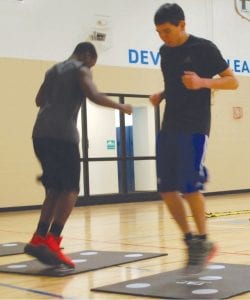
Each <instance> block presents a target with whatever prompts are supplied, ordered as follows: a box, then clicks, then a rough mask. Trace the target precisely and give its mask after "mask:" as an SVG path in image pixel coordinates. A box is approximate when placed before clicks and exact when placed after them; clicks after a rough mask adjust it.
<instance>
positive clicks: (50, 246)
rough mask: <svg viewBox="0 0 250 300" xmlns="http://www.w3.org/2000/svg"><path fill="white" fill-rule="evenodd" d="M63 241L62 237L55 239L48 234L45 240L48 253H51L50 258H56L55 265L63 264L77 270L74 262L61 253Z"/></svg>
mask: <svg viewBox="0 0 250 300" xmlns="http://www.w3.org/2000/svg"><path fill="white" fill-rule="evenodd" d="M61 241H62V237H55V236H54V235H52V234H51V233H48V234H47V235H46V238H45V240H44V244H45V246H46V248H47V251H48V252H49V253H50V256H52V257H53V258H54V264H55V265H60V264H62V265H65V266H67V267H70V268H75V264H74V262H73V261H72V260H71V259H70V258H69V257H68V256H66V255H65V254H63V252H62V251H61V248H60V244H61Z"/></svg>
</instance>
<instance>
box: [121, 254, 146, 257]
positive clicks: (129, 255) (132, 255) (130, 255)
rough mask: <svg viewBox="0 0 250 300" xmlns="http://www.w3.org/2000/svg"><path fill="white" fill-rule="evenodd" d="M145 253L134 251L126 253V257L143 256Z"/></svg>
mask: <svg viewBox="0 0 250 300" xmlns="http://www.w3.org/2000/svg"><path fill="white" fill-rule="evenodd" d="M141 256H143V254H141V253H132V254H126V255H124V257H141Z"/></svg>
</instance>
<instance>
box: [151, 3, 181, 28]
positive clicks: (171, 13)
mask: <svg viewBox="0 0 250 300" xmlns="http://www.w3.org/2000/svg"><path fill="white" fill-rule="evenodd" d="M182 20H185V14H184V11H183V9H182V8H181V7H180V6H179V5H178V4H176V3H165V4H163V5H161V6H160V7H159V8H158V10H157V11H156V13H155V16H154V23H155V25H161V24H163V23H167V22H169V23H171V24H173V25H175V26H177V25H178V24H179V23H180V21H182Z"/></svg>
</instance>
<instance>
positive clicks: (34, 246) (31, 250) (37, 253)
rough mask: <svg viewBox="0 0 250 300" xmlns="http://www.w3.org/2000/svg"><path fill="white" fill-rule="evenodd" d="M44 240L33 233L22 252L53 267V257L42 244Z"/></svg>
mask: <svg viewBox="0 0 250 300" xmlns="http://www.w3.org/2000/svg"><path fill="white" fill-rule="evenodd" d="M44 241H45V238H44V237H42V236H40V235H39V234H37V233H34V235H33V237H32V239H31V240H30V242H29V243H28V244H26V246H25V247H24V252H25V253H26V254H29V255H31V256H33V257H35V258H37V259H38V260H39V261H40V262H42V263H44V264H47V265H50V266H51V265H53V266H54V265H55V261H54V257H53V256H52V255H51V254H50V253H48V250H47V247H46V246H45V244H44Z"/></svg>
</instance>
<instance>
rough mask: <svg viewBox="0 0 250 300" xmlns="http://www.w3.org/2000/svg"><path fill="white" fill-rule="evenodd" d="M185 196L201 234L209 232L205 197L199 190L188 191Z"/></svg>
mask: <svg viewBox="0 0 250 300" xmlns="http://www.w3.org/2000/svg"><path fill="white" fill-rule="evenodd" d="M183 198H184V199H185V200H186V201H187V203H188V205H189V207H190V209H191V212H192V215H193V218H194V221H195V224H196V227H197V232H198V234H199V235H206V234H207V226H206V215H205V211H206V210H205V199H204V196H203V195H202V193H200V192H199V191H197V192H193V193H186V194H184V195H183Z"/></svg>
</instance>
